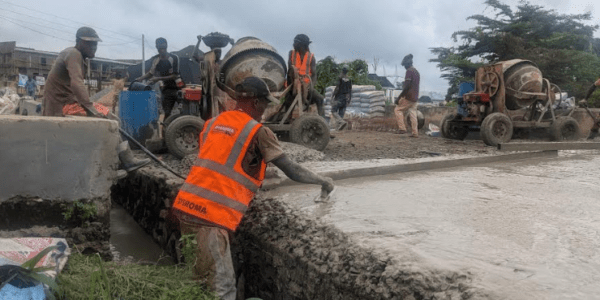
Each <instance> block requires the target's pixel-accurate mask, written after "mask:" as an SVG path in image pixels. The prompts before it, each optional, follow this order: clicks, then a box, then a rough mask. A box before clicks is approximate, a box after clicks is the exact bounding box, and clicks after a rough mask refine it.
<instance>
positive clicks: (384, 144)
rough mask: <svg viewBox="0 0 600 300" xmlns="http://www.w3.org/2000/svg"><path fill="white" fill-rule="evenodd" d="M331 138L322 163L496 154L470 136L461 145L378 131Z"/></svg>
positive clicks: (437, 138)
mask: <svg viewBox="0 0 600 300" xmlns="http://www.w3.org/2000/svg"><path fill="white" fill-rule="evenodd" d="M333 135H334V136H335V137H334V138H333V139H332V140H331V141H330V142H329V145H327V148H326V149H325V151H324V153H325V158H324V160H330V161H331V160H333V161H337V160H364V159H378V158H379V159H382V158H420V157H431V156H444V155H453V154H464V155H471V154H493V153H495V152H496V151H497V150H496V149H495V148H494V147H490V146H486V145H485V144H484V143H483V142H482V141H481V140H479V139H478V138H477V135H476V134H473V133H472V134H470V135H469V137H468V138H467V139H466V140H464V141H457V140H448V139H444V138H442V137H431V136H427V135H425V134H421V135H420V136H419V137H418V138H411V137H409V136H408V135H407V134H404V135H399V134H395V133H391V132H378V131H341V132H335V133H333Z"/></svg>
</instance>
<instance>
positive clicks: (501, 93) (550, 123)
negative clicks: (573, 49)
mask: <svg viewBox="0 0 600 300" xmlns="http://www.w3.org/2000/svg"><path fill="white" fill-rule="evenodd" d="M560 94H561V91H560V88H559V87H558V86H557V85H555V84H552V83H550V81H548V79H545V78H543V77H542V73H541V71H540V70H539V68H538V67H537V66H536V65H535V64H534V63H533V62H531V61H527V60H521V59H514V60H509V61H502V62H498V63H495V64H491V65H487V66H483V67H481V68H479V69H478V70H477V72H476V75H475V90H474V91H472V92H469V93H466V94H464V95H463V97H462V99H459V101H458V106H457V111H456V113H451V114H447V115H446V116H444V118H443V119H442V121H441V126H440V131H441V134H442V136H443V137H445V138H449V139H458V140H462V139H464V138H465V137H466V136H467V134H468V133H469V131H476V130H479V131H480V136H481V139H482V140H483V142H484V143H485V144H487V145H491V146H497V145H498V144H503V143H507V142H509V141H510V140H511V138H512V137H513V134H514V133H518V132H519V131H520V130H527V129H531V128H546V129H547V130H548V133H549V134H550V138H551V139H553V140H558V141H560V140H574V139H577V138H578V137H579V131H580V128H579V124H578V123H577V121H576V120H575V119H574V118H573V117H571V115H572V113H573V111H574V109H571V110H570V111H566V112H563V113H562V114H561V115H557V113H556V111H555V110H554V109H553V105H552V104H553V103H554V102H555V100H556V98H557V96H559V95H560Z"/></svg>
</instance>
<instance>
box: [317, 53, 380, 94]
mask: <svg viewBox="0 0 600 300" xmlns="http://www.w3.org/2000/svg"><path fill="white" fill-rule="evenodd" d="M344 67H347V68H348V78H350V80H352V84H357V85H374V86H375V87H376V88H377V89H378V90H381V84H380V83H379V82H376V81H373V80H370V79H369V64H367V62H366V61H364V60H362V59H356V60H353V61H351V62H343V63H336V62H335V59H334V58H333V57H331V56H327V57H325V58H324V59H322V60H320V61H318V62H317V74H318V76H317V84H316V85H315V89H316V90H317V91H319V92H320V93H321V94H323V93H324V92H325V88H327V87H328V86H335V85H337V83H338V78H339V77H340V73H341V72H342V68H344Z"/></svg>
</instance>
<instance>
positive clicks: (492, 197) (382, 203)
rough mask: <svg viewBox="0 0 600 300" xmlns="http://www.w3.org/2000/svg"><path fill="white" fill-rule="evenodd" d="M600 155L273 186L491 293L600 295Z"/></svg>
mask: <svg viewBox="0 0 600 300" xmlns="http://www.w3.org/2000/svg"><path fill="white" fill-rule="evenodd" d="M598 154H600V153H599V152H597V151H586V152H573V151H571V152H561V154H560V156H559V157H558V158H544V159H536V160H535V161H532V160H525V161H517V162H507V163H497V164H489V165H482V166H477V167H468V168H454V169H445V170H436V171H421V172H410V173H401V174H395V175H387V176H378V177H369V178H359V179H348V180H344V181H338V182H337V184H338V186H339V188H338V190H337V191H336V193H335V195H334V196H333V197H332V199H331V200H330V201H329V202H327V203H314V202H313V201H312V199H314V197H315V196H316V195H317V194H318V192H319V188H318V187H317V186H314V185H313V186H310V185H300V186H290V187H282V188H278V189H275V190H272V191H269V192H266V196H274V197H277V198H279V199H281V200H283V201H285V202H288V203H290V204H292V205H295V206H297V207H299V208H301V209H302V210H303V211H305V212H306V213H308V214H310V215H314V216H316V217H318V218H320V219H321V220H322V221H325V222H327V223H331V224H333V225H334V226H336V227H337V228H339V229H340V230H342V231H344V232H346V233H348V234H349V235H350V236H351V237H353V238H354V239H355V240H356V242H357V243H358V244H360V245H363V246H367V247H372V248H374V249H375V250H376V251H381V252H385V253H388V254H391V255H392V256H393V257H395V258H396V259H398V260H399V261H400V262H401V263H403V264H404V265H406V266H407V268H408V267H416V268H420V269H430V270H431V269H434V270H435V269H439V270H453V271H457V272H461V273H464V274H470V276H471V277H472V278H474V280H473V284H474V285H475V286H476V287H478V288H481V289H482V290H484V291H487V292H489V297H486V298H492V299H593V298H596V297H598V295H600V285H598V282H599V280H600V251H598V250H597V249H600V201H599V200H600V198H599V196H598V195H600V185H599V184H598V170H600V156H598Z"/></svg>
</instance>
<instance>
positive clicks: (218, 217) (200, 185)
mask: <svg viewBox="0 0 600 300" xmlns="http://www.w3.org/2000/svg"><path fill="white" fill-rule="evenodd" d="M261 126H262V125H261V124H260V123H258V122H256V121H255V120H253V119H252V118H251V117H250V116H248V115H247V114H245V113H243V112H239V111H229V112H224V113H222V114H220V115H219V116H217V117H215V118H213V119H211V120H209V121H208V122H207V124H206V126H205V128H204V130H203V132H202V133H201V145H200V151H199V153H198V158H197V159H196V161H195V163H194V166H192V169H191V170H190V173H189V175H188V177H187V178H186V181H185V184H184V185H183V186H182V188H181V189H180V191H179V193H178V195H177V198H176V199H175V202H174V203H173V208H174V209H177V210H180V211H182V212H185V213H187V214H189V215H192V216H195V217H197V218H200V219H203V220H206V221H208V222H211V223H214V224H216V225H219V226H222V227H224V228H227V229H229V230H232V231H235V229H236V228H237V226H238V225H239V222H240V221H241V219H242V217H243V216H244V213H245V212H246V210H247V209H248V205H249V204H250V201H251V200H252V199H253V198H254V194H255V193H256V192H257V191H258V189H259V188H260V186H261V184H262V180H263V179H264V174H265V169H266V164H265V163H264V161H262V162H261V169H260V173H259V174H258V176H257V177H258V178H254V177H251V176H250V175H248V174H246V173H245V172H244V170H243V167H242V163H243V161H244V156H245V155H246V152H247V151H248V147H249V146H250V145H251V141H252V139H253V138H254V136H255V135H256V133H257V132H258V130H259V129H260V128H261Z"/></svg>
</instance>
